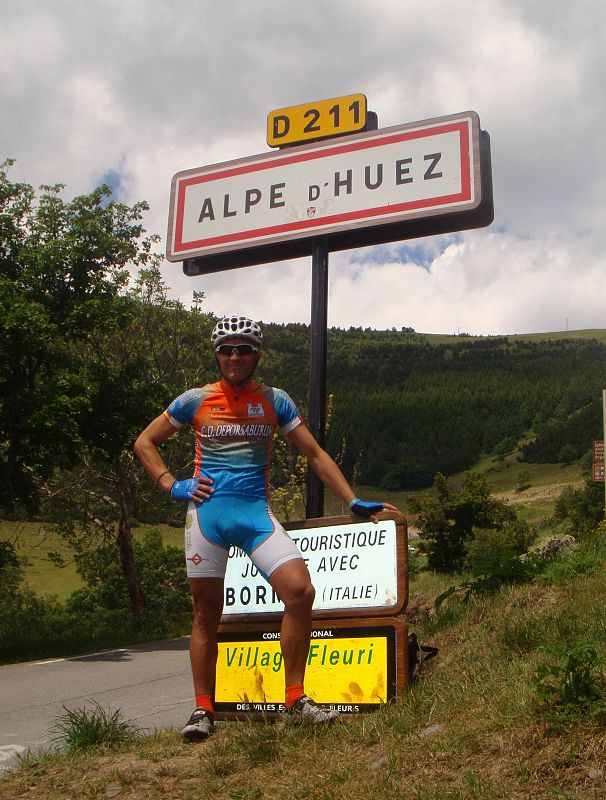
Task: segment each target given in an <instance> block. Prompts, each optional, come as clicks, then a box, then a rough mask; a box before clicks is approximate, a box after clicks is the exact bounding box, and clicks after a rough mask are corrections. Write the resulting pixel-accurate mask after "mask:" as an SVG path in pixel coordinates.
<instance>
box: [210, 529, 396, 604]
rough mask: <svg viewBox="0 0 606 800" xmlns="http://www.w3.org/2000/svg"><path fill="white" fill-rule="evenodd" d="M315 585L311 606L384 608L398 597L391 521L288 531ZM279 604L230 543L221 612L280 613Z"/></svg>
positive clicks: (265, 584)
mask: <svg viewBox="0 0 606 800" xmlns="http://www.w3.org/2000/svg"><path fill="white" fill-rule="evenodd" d="M289 535H290V537H291V538H292V539H294V541H295V542H296V543H297V545H298V547H299V550H300V551H301V554H302V556H303V558H304V559H305V561H306V563H307V566H308V568H309V571H310V574H311V579H312V583H313V585H314V587H315V589H316V600H315V603H314V611H334V610H337V609H354V608H368V609H375V610H376V609H377V608H389V607H391V606H395V604H396V602H397V598H398V583H397V579H398V576H397V552H396V523H395V521H394V520H381V521H379V522H378V523H377V524H375V523H372V522H364V523H351V524H348V525H332V526H327V527H322V528H305V529H302V530H295V531H289ZM283 610H284V606H283V605H282V603H281V602H280V601H279V600H278V598H277V596H276V594H275V592H274V591H273V589H272V588H271V586H270V585H269V584H268V583H267V581H266V580H265V579H264V578H263V576H262V575H260V574H259V572H258V571H257V569H256V567H255V566H254V564H253V563H252V561H251V560H250V559H249V558H248V556H247V555H246V554H245V553H243V552H242V551H241V550H239V549H237V548H232V549H231V550H230V553H229V560H228V563H227V573H226V576H225V605H224V609H223V616H224V617H229V616H230V615H235V614H258V613H264V612H266V613H276V612H282V611H283Z"/></svg>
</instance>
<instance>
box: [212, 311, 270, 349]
mask: <svg viewBox="0 0 606 800" xmlns="http://www.w3.org/2000/svg"><path fill="white" fill-rule="evenodd" d="M236 336H239V337H240V338H242V339H248V340H249V341H250V342H252V344H254V345H255V347H258V348H259V350H260V349H261V340H262V339H263V334H262V333H261V328H260V327H259V324H258V323H257V322H255V321H254V320H252V319H248V317H223V319H220V320H219V322H217V324H216V325H215V327H214V328H213V332H212V333H211V335H210V342H211V344H212V346H213V349H214V350H216V349H217V347H219V345H220V344H222V343H223V342H224V341H225V340H226V339H233V338H235V337H236Z"/></svg>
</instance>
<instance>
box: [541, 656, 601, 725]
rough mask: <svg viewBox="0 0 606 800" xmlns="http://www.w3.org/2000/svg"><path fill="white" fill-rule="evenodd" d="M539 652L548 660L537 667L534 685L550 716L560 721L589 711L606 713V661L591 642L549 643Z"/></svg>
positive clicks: (545, 713) (543, 707) (544, 713)
mask: <svg viewBox="0 0 606 800" xmlns="http://www.w3.org/2000/svg"><path fill="white" fill-rule="evenodd" d="M540 652H541V653H543V654H544V655H546V656H548V657H549V660H548V661H545V662H543V663H542V664H540V665H539V667H538V668H537V671H536V674H535V677H534V688H535V691H536V693H537V696H538V698H539V700H540V701H541V703H542V710H543V715H544V716H545V717H546V718H547V719H549V720H550V721H553V722H558V721H562V720H563V718H564V717H566V716H570V717H578V716H584V715H585V714H587V713H588V711H593V712H598V713H606V703H605V702H604V701H606V692H605V689H606V683H605V681H604V676H603V674H602V666H603V664H604V661H603V660H602V659H600V658H599V657H598V653H597V650H596V649H595V647H594V646H593V645H592V644H587V643H573V644H570V645H566V646H564V647H549V648H547V647H546V648H541V649H540Z"/></svg>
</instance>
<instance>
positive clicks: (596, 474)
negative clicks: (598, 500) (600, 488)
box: [591, 464, 604, 483]
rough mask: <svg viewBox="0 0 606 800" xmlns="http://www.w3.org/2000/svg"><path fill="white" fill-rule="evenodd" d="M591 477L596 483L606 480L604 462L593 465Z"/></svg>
mask: <svg viewBox="0 0 606 800" xmlns="http://www.w3.org/2000/svg"><path fill="white" fill-rule="evenodd" d="M591 478H592V480H593V481H594V483H602V482H603V481H604V464H592V465H591Z"/></svg>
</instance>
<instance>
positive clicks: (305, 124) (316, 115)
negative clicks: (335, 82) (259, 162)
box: [267, 94, 367, 147]
mask: <svg viewBox="0 0 606 800" xmlns="http://www.w3.org/2000/svg"><path fill="white" fill-rule="evenodd" d="M366 117H367V113H366V96H365V95H363V94H350V95H347V96H346V97H334V98H333V99H332V100H320V101H318V102H316V103H305V104H304V105H301V106H289V107H288V108H278V109H277V110H276V111H270V112H269V114H268V115H267V144H268V145H269V146H270V147H280V146H281V145H284V144H295V143H297V142H308V141H312V140H315V139H323V138H325V137H328V136H338V135H340V134H343V133H356V132H357V131H361V130H364V127H365V125H366Z"/></svg>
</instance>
